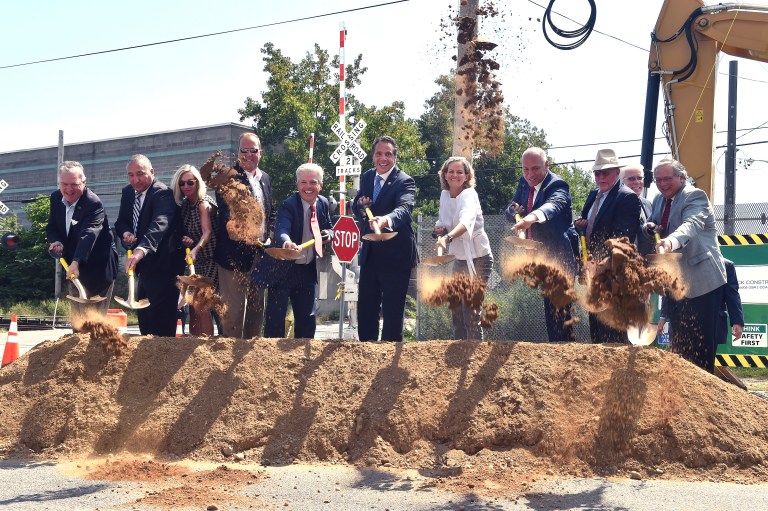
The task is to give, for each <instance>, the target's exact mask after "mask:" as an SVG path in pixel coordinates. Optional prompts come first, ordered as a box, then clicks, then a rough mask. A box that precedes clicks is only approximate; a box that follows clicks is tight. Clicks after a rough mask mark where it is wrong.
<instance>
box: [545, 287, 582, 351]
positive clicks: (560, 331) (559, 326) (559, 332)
mask: <svg viewBox="0 0 768 511" xmlns="http://www.w3.org/2000/svg"><path fill="white" fill-rule="evenodd" d="M544 319H545V320H546V322H547V337H548V338H549V342H576V337H574V335H573V327H572V326H571V324H570V321H571V310H570V308H568V309H557V308H555V306H554V305H552V302H551V301H550V300H549V298H544Z"/></svg>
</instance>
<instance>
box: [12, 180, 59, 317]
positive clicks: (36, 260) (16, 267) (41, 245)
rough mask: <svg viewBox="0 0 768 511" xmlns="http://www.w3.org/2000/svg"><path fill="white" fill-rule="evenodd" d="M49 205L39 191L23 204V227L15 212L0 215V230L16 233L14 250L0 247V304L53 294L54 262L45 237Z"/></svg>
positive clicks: (38, 298) (46, 296) (47, 296)
mask: <svg viewBox="0 0 768 511" xmlns="http://www.w3.org/2000/svg"><path fill="white" fill-rule="evenodd" d="M49 209H50V199H49V197H47V196H43V195H40V196H38V197H37V200H35V201H34V202H32V203H30V204H26V205H25V206H24V212H25V213H26V215H27V220H28V221H29V222H30V224H31V225H30V227H29V228H24V227H23V226H22V225H21V223H20V222H19V219H18V217H17V216H16V215H12V216H10V217H7V218H2V219H0V231H2V232H5V231H12V232H15V233H16V234H17V235H18V236H19V245H18V248H17V249H16V250H13V251H7V250H2V251H0V306H2V307H4V308H5V307H9V306H10V305H12V304H14V303H17V302H20V301H24V300H42V299H46V298H51V297H52V296H53V291H54V268H55V265H54V264H53V260H52V259H51V257H50V256H49V255H48V242H47V241H46V238H45V227H46V225H47V224H48V211H49Z"/></svg>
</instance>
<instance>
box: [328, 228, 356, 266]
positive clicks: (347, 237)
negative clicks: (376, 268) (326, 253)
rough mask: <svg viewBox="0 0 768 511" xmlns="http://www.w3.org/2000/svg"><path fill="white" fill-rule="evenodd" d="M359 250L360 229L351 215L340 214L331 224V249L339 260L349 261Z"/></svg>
mask: <svg viewBox="0 0 768 511" xmlns="http://www.w3.org/2000/svg"><path fill="white" fill-rule="evenodd" d="M358 250H360V229H358V228H357V224H356V223H355V220H354V219H353V218H352V217H351V216H342V217H339V219H338V220H337V221H336V225H334V226H333V251H334V253H335V254H336V257H338V258H339V262H342V263H351V262H352V259H354V258H355V256H356V255H357V252H358Z"/></svg>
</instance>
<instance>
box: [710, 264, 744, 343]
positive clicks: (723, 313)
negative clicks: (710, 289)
mask: <svg viewBox="0 0 768 511" xmlns="http://www.w3.org/2000/svg"><path fill="white" fill-rule="evenodd" d="M723 262H724V263H725V279H726V282H725V284H723V287H722V288H721V289H722V294H723V303H722V307H721V310H720V323H719V327H718V334H717V338H716V339H717V343H718V344H725V343H727V341H728V323H729V322H730V323H731V333H732V334H733V339H741V334H742V333H744V309H743V308H742V306H741V295H739V279H738V278H737V277H736V266H735V265H734V264H733V261H731V260H730V259H725V258H724V259H723Z"/></svg>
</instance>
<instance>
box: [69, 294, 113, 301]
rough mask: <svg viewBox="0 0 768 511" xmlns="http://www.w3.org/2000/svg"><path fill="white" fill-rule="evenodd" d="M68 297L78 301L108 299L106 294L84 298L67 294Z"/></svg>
mask: <svg viewBox="0 0 768 511" xmlns="http://www.w3.org/2000/svg"><path fill="white" fill-rule="evenodd" d="M67 298H69V299H70V300H72V301H73V302H77V303H99V302H102V301H104V300H106V299H107V297H106V296H99V295H96V296H92V297H90V298H82V297H80V296H72V295H67Z"/></svg>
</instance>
